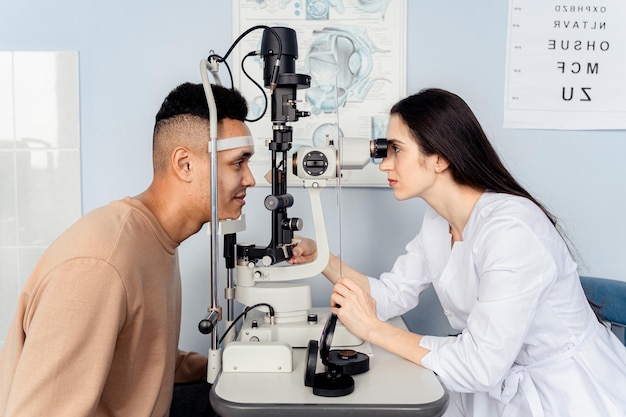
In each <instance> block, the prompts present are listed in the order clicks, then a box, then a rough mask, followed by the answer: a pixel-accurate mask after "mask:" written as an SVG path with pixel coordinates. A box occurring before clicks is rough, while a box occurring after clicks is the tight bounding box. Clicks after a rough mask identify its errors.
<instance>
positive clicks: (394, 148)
mask: <svg viewBox="0 0 626 417" xmlns="http://www.w3.org/2000/svg"><path fill="white" fill-rule="evenodd" d="M391 149H393V151H394V152H395V153H398V152H400V151H401V150H402V149H401V148H400V147H399V146H397V145H393V146H392V147H391Z"/></svg>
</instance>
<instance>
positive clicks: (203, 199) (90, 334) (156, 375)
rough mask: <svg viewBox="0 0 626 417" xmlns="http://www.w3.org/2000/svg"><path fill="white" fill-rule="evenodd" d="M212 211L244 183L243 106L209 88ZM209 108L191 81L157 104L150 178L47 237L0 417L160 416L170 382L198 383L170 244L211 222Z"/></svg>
mask: <svg viewBox="0 0 626 417" xmlns="http://www.w3.org/2000/svg"><path fill="white" fill-rule="evenodd" d="M213 94H214V96H215V101H216V103H217V109H218V120H219V122H218V126H217V136H218V170H219V176H218V195H219V203H218V206H219V207H218V215H219V218H220V219H226V218H237V217H239V215H240V214H241V209H242V206H243V205H244V204H245V196H246V189H247V188H248V187H252V186H254V184H255V182H254V178H253V176H252V173H251V172H250V169H249V166H248V161H249V159H250V157H251V156H252V154H253V152H254V146H253V140H252V137H251V135H250V130H249V129H248V127H247V126H246V124H245V123H244V120H245V117H246V115H247V112H248V107H247V104H246V101H245V99H244V98H243V97H242V96H241V95H240V94H239V93H238V92H236V91H235V90H232V89H226V88H223V87H216V86H214V87H213ZM208 113H209V111H208V106H207V102H206V97H205V94H204V90H203V87H202V85H200V84H189V83H186V84H183V85H180V86H179V87H177V88H176V89H174V90H173V91H172V92H171V93H170V94H169V95H168V96H167V97H166V99H165V100H164V102H163V104H162V106H161V109H160V110H159V112H158V113H157V115H156V123H155V126H154V136H153V164H154V178H153V180H152V183H151V184H150V186H149V187H148V188H147V189H146V190H145V191H144V192H143V193H141V194H139V195H138V196H136V197H126V198H124V199H122V200H119V201H113V202H111V203H110V204H109V205H107V206H105V207H102V208H98V209H96V210H94V211H92V212H90V213H88V214H86V215H85V216H84V217H83V218H81V219H80V220H78V221H77V222H76V223H75V224H74V225H73V226H71V227H70V228H69V229H68V230H67V231H65V232H64V233H63V234H62V235H61V236H60V237H59V238H57V239H56V241H54V242H53V243H52V244H51V245H50V247H49V248H48V250H47V251H46V253H45V254H44V256H43V257H42V258H41V260H40V261H39V263H38V264H37V266H36V267H35V269H34V271H33V273H32V275H31V277H30V278H29V280H28V282H27V283H26V285H25V287H24V290H23V292H22V294H21V296H20V299H19V304H18V309H17V314H16V316H15V319H14V321H13V323H12V325H11V328H10V330H9V334H8V336H7V338H6V342H5V345H4V349H3V351H2V354H1V355H0V417H12V416H20V417H24V416H36V417H42V416H63V417H67V416H124V417H126V416H133V417H140V416H158V417H162V416H166V415H168V413H169V411H170V404H171V400H172V392H173V386H174V383H175V382H177V383H178V382H187V381H202V380H205V379H206V364H207V358H206V356H203V355H199V354H197V353H186V352H182V351H179V350H178V338H179V330H180V312H181V283H180V271H179V265H178V250H177V248H178V245H179V244H180V243H181V242H182V241H183V240H185V239H187V238H188V237H189V236H191V235H193V234H194V233H196V232H198V231H199V230H200V229H201V227H202V225H203V224H205V223H207V222H209V221H210V220H211V195H210V184H211V177H210V158H211V157H210V153H209V152H208V142H209V114H208Z"/></svg>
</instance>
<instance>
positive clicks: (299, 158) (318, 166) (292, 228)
mask: <svg viewBox="0 0 626 417" xmlns="http://www.w3.org/2000/svg"><path fill="white" fill-rule="evenodd" d="M260 29H262V30H263V36H262V40H261V48H260V51H254V52H250V53H248V54H247V55H246V56H245V57H244V58H243V60H242V68H243V62H244V61H245V59H246V58H247V57H250V56H255V55H260V56H261V57H262V59H263V61H264V69H263V82H264V87H265V88H269V99H267V95H266V94H265V91H264V90H263V88H261V87H260V86H259V84H258V83H256V82H255V81H254V80H252V79H251V78H250V77H249V76H248V78H250V80H251V81H252V82H253V83H254V84H256V85H257V86H258V87H259V88H260V89H261V90H262V91H263V94H264V96H265V97H266V108H267V106H269V108H270V111H271V122H272V126H271V128H272V139H271V140H270V141H269V143H268V145H267V146H268V149H269V151H270V153H271V168H270V171H271V194H269V195H268V196H267V197H266V198H265V201H264V205H265V208H266V209H267V210H269V211H270V214H271V239H270V242H269V244H268V245H267V246H257V245H255V244H239V243H237V237H236V236H237V233H239V232H241V231H243V230H245V217H244V216H243V215H242V217H240V218H239V219H235V220H224V221H221V222H219V221H218V216H217V176H218V172H217V106H218V105H219V104H218V103H215V100H214V98H213V94H212V90H211V82H210V80H209V73H210V74H211V75H212V77H213V80H214V82H215V83H216V84H221V80H220V78H219V64H220V63H223V64H225V65H226V66H227V68H228V65H227V63H226V58H227V57H228V55H229V54H230V53H231V52H232V50H233V49H234V47H235V46H236V44H237V43H238V42H239V41H240V40H241V39H242V38H243V37H245V36H246V35H248V34H249V33H250V32H252V31H253V30H260ZM297 58H298V44H297V39H296V32H295V31H294V30H293V29H290V28H287V27H268V26H255V27H252V28H250V29H248V30H247V31H246V32H244V33H243V34H241V35H240V36H239V37H238V38H237V39H236V40H235V42H234V43H233V44H232V45H231V47H230V49H229V50H228V52H227V54H226V55H225V56H224V57H220V56H218V55H215V54H211V55H210V56H209V57H208V58H207V59H203V60H201V62H200V73H201V78H202V84H203V86H204V91H205V94H206V97H207V103H208V107H209V113H210V141H209V151H210V153H211V203H212V213H211V233H210V235H211V285H210V291H211V306H210V307H209V308H208V313H207V315H206V316H205V317H204V318H203V319H202V320H201V321H200V323H199V324H198V328H199V330H200V331H201V332H202V333H204V334H210V335H211V348H210V350H209V364H208V377H207V380H208V382H211V383H212V382H214V381H215V379H216V378H217V376H218V375H219V373H220V372H221V371H222V372H291V371H292V358H291V349H292V348H305V347H307V345H308V343H309V341H310V340H313V339H318V338H319V337H320V334H321V333H322V328H323V326H324V323H325V322H326V321H327V319H328V318H329V316H330V315H331V314H330V309H329V308H321V309H319V308H317V309H314V308H313V307H312V302H311V290H310V287H309V285H308V284H305V283H299V282H297V281H298V280H300V279H303V278H309V277H313V276H316V275H318V274H320V273H321V272H322V271H323V269H324V268H325V267H326V264H327V263H328V256H329V245H328V238H327V235H326V228H325V224H324V215H323V210H322V204H321V200H320V193H321V191H322V189H324V188H325V187H326V185H327V183H328V182H329V181H333V183H336V184H338V185H339V179H340V177H341V170H342V169H362V168H363V167H365V166H366V165H367V164H368V163H369V162H370V161H372V160H373V159H374V158H382V157H385V156H386V153H387V148H386V140H385V139H372V140H369V139H364V138H358V139H356V138H355V139H350V138H341V139H338V140H337V142H338V143H333V142H334V141H328V140H327V143H326V146H322V147H300V148H298V149H297V151H296V152H293V153H292V155H291V161H288V159H289V158H288V153H289V151H290V150H291V149H292V135H293V127H292V126H291V123H293V122H297V121H298V120H299V119H300V118H302V117H307V116H309V115H310V113H309V112H304V111H300V110H298V109H297V101H296V92H297V90H301V89H306V88H309V87H310V84H311V77H310V76H308V75H304V74H297V73H296V72H295V65H296V64H295V62H296V59H297ZM228 72H229V73H230V68H228ZM244 73H245V71H244ZM246 75H247V74H246ZM231 79H232V75H231ZM260 118H261V116H260V117H259V119H260ZM256 120H258V119H256ZM256 120H253V121H256ZM289 168H291V169H292V171H293V173H294V174H295V175H296V177H297V178H298V181H301V184H302V186H303V187H304V188H306V189H307V190H308V194H309V198H310V204H311V210H312V215H313V224H314V234H315V239H316V242H317V247H318V256H317V259H316V260H315V261H313V262H311V263H308V264H300V265H291V264H286V265H278V264H280V263H283V262H284V261H287V260H289V259H290V258H291V257H292V256H293V247H294V244H296V243H297V242H296V241H295V240H294V232H296V231H299V230H301V229H302V226H303V224H302V220H301V219H299V218H293V217H289V215H288V213H287V210H288V209H289V208H290V207H291V206H292V205H293V203H294V198H293V196H292V195H291V194H289V193H288V191H287V182H288V181H287V174H288V169H289ZM220 235H221V236H223V242H224V243H223V244H224V252H223V256H224V258H225V267H226V278H227V283H226V287H225V290H224V294H225V296H224V297H225V300H226V302H227V317H226V322H225V325H224V327H225V330H224V333H223V335H222V336H221V337H219V336H218V333H219V326H218V323H219V321H220V320H221V319H222V311H221V307H220V306H219V297H218V283H217V281H218V264H219V262H218V259H219V253H218V252H219V251H218V247H219V236H220ZM235 278H236V284H235ZM294 281H295V282H294ZM234 301H237V302H239V303H241V304H242V305H243V306H244V310H243V312H242V314H240V315H239V317H237V318H234ZM243 316H245V319H244V321H243V323H242V324H241V329H240V330H239V332H238V335H237V332H236V324H237V322H238V320H239V319H240V318H242V317H243ZM333 343H334V344H335V345H337V346H356V345H359V344H361V343H362V340H360V339H358V338H356V337H355V336H354V335H352V334H351V333H350V332H349V331H347V330H346V329H345V327H343V326H342V325H341V323H339V322H337V326H336V328H335V330H334V339H333ZM222 344H223V345H224V348H223V351H222V348H220V345H222Z"/></svg>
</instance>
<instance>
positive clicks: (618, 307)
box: [580, 276, 626, 345]
mask: <svg viewBox="0 0 626 417" xmlns="http://www.w3.org/2000/svg"><path fill="white" fill-rule="evenodd" d="M580 282H581V284H582V286H583V290H584V291H585V294H586V295H587V298H588V299H589V301H591V302H592V303H594V304H596V305H597V306H598V308H597V309H596V311H597V312H598V314H599V315H600V318H601V319H602V320H604V321H605V322H608V323H609V324H610V325H611V330H613V332H614V333H615V334H616V335H617V336H618V337H619V338H620V339H621V341H622V343H624V345H626V337H625V335H624V327H625V326H626V282H624V281H616V280H612V279H605V278H596V277H586V276H581V277H580Z"/></svg>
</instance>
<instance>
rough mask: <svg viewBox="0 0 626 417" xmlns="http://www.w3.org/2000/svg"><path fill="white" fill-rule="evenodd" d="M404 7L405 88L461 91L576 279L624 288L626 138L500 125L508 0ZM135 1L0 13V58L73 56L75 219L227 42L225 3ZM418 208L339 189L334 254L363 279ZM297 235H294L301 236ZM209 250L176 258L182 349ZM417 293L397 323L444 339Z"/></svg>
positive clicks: (7, 7)
mask: <svg viewBox="0 0 626 417" xmlns="http://www.w3.org/2000/svg"><path fill="white" fill-rule="evenodd" d="M408 3H409V4H408V17H407V19H408V25H407V26H408V69H407V77H408V79H407V88H408V91H409V92H414V91H416V90H419V89H421V88H423V87H428V86H438V87H442V88H446V89H449V90H451V91H454V92H456V93H458V94H459V95H461V96H462V97H464V98H465V99H466V100H467V102H468V103H469V104H470V106H471V107H472V108H473V109H474V110H475V112H476V114H477V116H478V118H479V120H481V122H482V123H483V126H484V127H485V130H486V131H487V133H488V134H489V136H490V137H491V138H492V141H493V143H494V144H495V145H496V147H497V148H498V150H499V151H500V153H501V155H502V156H503V159H504V160H505V162H506V163H507V165H508V166H509V168H510V169H511V170H512V171H513V173H514V174H515V175H516V176H517V178H518V179H519V180H520V181H521V182H522V183H523V184H524V185H525V186H526V187H527V188H528V189H529V190H530V191H531V192H532V193H534V194H535V196H536V197H537V198H539V199H540V200H542V201H543V202H544V203H545V204H546V205H547V206H548V207H549V208H550V209H551V210H552V211H553V212H554V213H555V214H557V215H558V216H559V217H560V218H561V220H562V221H563V225H564V227H565V229H566V232H567V234H568V236H569V237H570V239H571V240H572V242H573V244H574V245H575V247H576V248H577V250H578V251H579V252H580V257H579V261H580V264H581V271H582V272H583V273H585V274H586V275H596V276H604V277H613V278H616V279H620V280H625V281H626V268H625V267H624V266H623V265H624V264H623V262H622V258H623V256H624V255H626V239H624V236H626V224H625V223H624V222H623V221H622V217H623V215H624V213H625V212H626V193H625V192H624V190H625V188H626V187H625V185H626V184H625V183H626V175H625V173H626V168H625V164H624V162H623V156H624V155H626V134H625V133H624V132H623V131H580V132H575V131H547V130H505V129H503V128H502V113H503V110H502V108H503V101H504V100H503V95H504V93H503V91H504V64H505V52H506V28H507V8H508V5H507V2H505V1H499V2H494V1H487V0H476V1H472V2H468V1H464V0H449V1H424V0H419V1H418V0H411V1H409V2H408ZM144 4H147V5H143V4H140V3H139V2H128V1H120V0H111V1H108V2H105V3H93V2H77V1H68V0H57V1H55V2H45V1H43V0H21V1H19V2H18V1H14V2H9V1H4V2H3V4H2V5H1V6H0V50H32V51H34V50H77V51H78V52H79V58H80V100H81V105H80V111H81V141H82V142H81V149H82V184H83V209H84V211H85V212H86V211H89V210H91V209H93V208H95V207H98V206H101V205H104V204H106V203H107V202H109V201H110V200H113V199H118V198H121V197H123V196H125V195H135V194H137V193H139V192H141V191H142V190H143V189H144V188H145V187H146V186H147V185H148V184H149V182H150V180H151V173H152V171H151V160H150V158H151V134H152V124H153V119H154V114H155V113H156V111H157V109H158V107H159V105H160V103H161V100H162V99H163V97H164V96H165V95H166V94H167V93H168V92H169V90H170V89H171V88H172V87H174V86H175V85H177V84H179V83H181V82H183V81H188V80H190V81H199V70H198V63H199V60H200V59H201V58H202V57H206V56H207V55H208V51H209V50H210V49H213V50H215V51H217V52H220V51H221V52H222V53H223V52H224V51H226V49H227V48H228V47H229V46H230V43H231V24H230V22H231V16H232V12H231V4H230V2H226V1H204V2H198V1H189V0H181V1H178V2H170V1H163V0H155V1H153V2H150V3H144ZM266 193H267V189H266V188H257V189H255V190H253V191H252V192H250V193H249V197H248V205H247V206H246V216H247V223H248V230H247V231H246V232H245V235H244V236H243V237H242V238H241V239H242V240H246V241H252V242H257V243H259V244H262V243H266V242H267V241H268V239H269V235H268V233H269V229H268V227H269V226H267V222H268V219H269V217H268V213H267V211H266V210H265V209H264V208H262V199H263V197H264V196H265V195H266ZM293 194H294V196H295V197H296V202H297V203H296V206H295V207H294V209H292V215H297V216H299V217H302V218H303V219H304V221H305V223H306V224H308V225H310V224H311V221H310V216H309V214H308V211H307V210H308V206H307V201H308V200H307V197H306V194H304V193H301V192H300V191H298V190H294V192H293ZM336 200H337V199H336V196H335V194H334V191H332V190H328V192H326V193H325V195H324V202H325V207H326V208H327V209H328V210H327V215H328V219H327V222H328V224H329V225H330V227H329V237H330V240H331V246H332V247H333V248H334V249H335V250H337V249H338V241H339V235H338V232H337V229H338V227H337V223H336V222H337V214H336ZM255 207H258V210H256V209H255ZM423 211H424V203H423V202H421V201H418V200H414V201H408V202H402V203H400V202H397V201H395V200H394V199H393V195H392V193H391V191H390V190H389V189H345V188H344V189H343V190H342V212H343V214H342V217H341V218H342V228H341V230H342V236H341V240H342V256H343V258H344V260H345V261H347V262H349V263H351V264H352V265H353V266H355V267H357V268H359V269H361V270H363V271H364V272H367V273H369V274H370V275H376V274H378V273H380V272H383V271H384V270H386V269H388V268H389V267H390V266H391V264H392V262H393V260H394V259H395V257H396V256H397V255H398V254H399V253H401V252H402V250H403V247H404V244H405V243H406V241H408V240H409V239H410V238H411V237H412V236H413V235H414V234H415V232H416V231H417V230H418V228H419V224H420V220H421V216H422V214H423ZM398 219H401V220H398ZM333 225H334V226H333ZM310 227H311V226H309V227H308V228H306V229H305V230H304V232H305V233H308V234H312V233H313V232H312V230H311V228H310ZM374 237H376V239H374ZM208 252H209V239H208V236H207V234H206V228H205V229H204V230H203V231H202V232H200V233H199V234H198V235H196V236H194V237H192V238H190V239H189V240H188V241H186V242H184V243H183V245H182V246H181V250H180V256H181V261H182V273H183V280H184V306H183V330H182V334H181V347H182V348H184V349H192V350H200V351H204V350H205V349H206V348H207V346H208V343H209V341H208V338H207V337H206V336H203V335H201V334H199V333H198V331H197V330H196V325H197V322H198V320H199V318H201V317H202V315H203V314H204V312H205V309H206V307H207V304H208V302H209V294H208V293H209V285H208V276H209V265H208V264H207V261H206V259H207V254H208ZM310 281H311V283H312V284H313V288H314V303H315V304H316V305H327V304H328V294H329V291H330V285H329V284H328V283H327V282H326V281H325V280H324V279H323V278H320V277H316V278H312V279H310ZM427 295H428V297H426V300H425V305H423V306H420V307H419V310H418V311H416V312H413V313H411V314H410V315H409V318H410V325H411V326H412V327H413V328H415V329H419V330H421V331H428V332H432V333H437V334H444V333H446V332H447V328H446V326H445V322H444V321H443V318H442V315H441V312H440V308H439V306H438V305H437V302H436V300H435V299H434V298H433V296H432V293H429V294H427Z"/></svg>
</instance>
